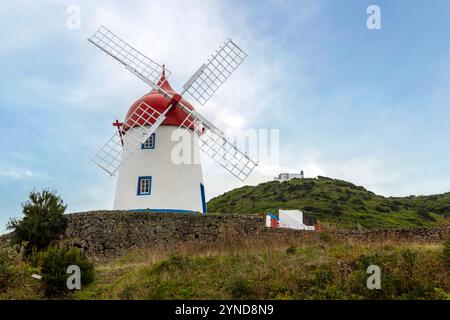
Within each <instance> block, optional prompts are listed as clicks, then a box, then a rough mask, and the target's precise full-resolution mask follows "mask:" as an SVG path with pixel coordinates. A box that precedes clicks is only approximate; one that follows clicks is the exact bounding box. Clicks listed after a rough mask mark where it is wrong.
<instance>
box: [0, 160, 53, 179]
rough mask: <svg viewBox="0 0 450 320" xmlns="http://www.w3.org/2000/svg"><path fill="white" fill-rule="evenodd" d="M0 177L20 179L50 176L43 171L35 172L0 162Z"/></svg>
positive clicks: (47, 177)
mask: <svg viewBox="0 0 450 320" xmlns="http://www.w3.org/2000/svg"><path fill="white" fill-rule="evenodd" d="M0 178H1V179H14V180H22V179H30V178H41V179H49V178H50V177H49V176H48V175H47V174H46V173H43V172H37V171H33V170H30V169H27V168H19V167H15V166H11V165H3V164H0Z"/></svg>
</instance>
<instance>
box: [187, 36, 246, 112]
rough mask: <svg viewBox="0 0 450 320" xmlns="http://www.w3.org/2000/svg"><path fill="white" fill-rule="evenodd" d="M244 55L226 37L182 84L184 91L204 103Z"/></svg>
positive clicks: (243, 58) (240, 61) (242, 59)
mask: <svg viewBox="0 0 450 320" xmlns="http://www.w3.org/2000/svg"><path fill="white" fill-rule="evenodd" d="M246 57H247V54H246V53H245V52H244V51H243V50H242V49H241V48H239V47H238V46H237V45H236V44H235V43H234V42H233V40H231V39H228V40H227V41H225V42H224V43H223V44H222V45H221V46H220V48H219V50H218V51H216V53H214V54H213V55H212V56H211V58H209V59H208V61H207V62H206V63H205V64H203V65H202V66H201V67H200V69H198V70H197V72H195V73H194V75H193V76H192V77H191V78H190V79H189V80H188V81H187V82H186V83H185V84H184V85H183V89H184V92H185V93H188V94H189V95H190V96H191V97H192V98H194V99H195V100H197V102H198V103H200V104H201V105H204V104H205V103H206V102H207V101H208V100H209V99H210V98H211V96H212V95H213V94H214V93H215V92H216V91H217V90H218V89H219V87H220V86H221V85H222V84H223V83H224V82H225V80H227V79H228V77H229V76H230V75H231V74H232V73H233V72H234V70H236V68H237V67H239V65H240V64H241V63H242V62H243V61H244V60H245V58H246Z"/></svg>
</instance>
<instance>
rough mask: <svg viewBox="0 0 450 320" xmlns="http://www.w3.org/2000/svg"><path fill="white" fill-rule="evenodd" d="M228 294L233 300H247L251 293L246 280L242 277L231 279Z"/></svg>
mask: <svg viewBox="0 0 450 320" xmlns="http://www.w3.org/2000/svg"><path fill="white" fill-rule="evenodd" d="M230 292H231V295H232V297H233V298H234V299H245V298H248V297H249V295H250V293H251V288H250V284H249V282H248V280H247V279H245V278H243V277H237V278H235V279H233V280H232V281H231V283H230Z"/></svg>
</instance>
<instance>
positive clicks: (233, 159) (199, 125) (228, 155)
mask: <svg viewBox="0 0 450 320" xmlns="http://www.w3.org/2000/svg"><path fill="white" fill-rule="evenodd" d="M181 107H183V106H182V105H181ZM183 109H184V111H185V112H188V115H187V117H186V118H185V119H184V120H183V122H182V124H181V125H180V127H182V128H185V129H192V128H194V131H195V132H197V133H198V134H199V136H200V139H199V140H200V148H201V149H202V151H203V152H204V153H205V154H206V155H207V156H209V157H210V158H211V159H213V160H214V161H216V162H217V163H218V164H220V165H221V166H222V167H223V168H225V169H226V170H227V171H229V172H230V173H231V174H232V175H234V176H235V177H236V178H238V179H239V180H241V181H245V179H247V177H248V176H249V174H250V173H251V172H252V171H253V169H254V168H255V167H256V166H257V165H258V164H257V163H256V162H255V161H253V160H252V159H251V158H250V157H249V156H247V155H246V154H245V153H243V152H242V151H241V150H239V149H238V148H237V147H236V145H235V144H234V143H232V142H230V141H229V140H228V139H227V138H226V137H225V135H224V134H223V132H222V131H220V130H219V129H217V128H216V127H215V126H213V125H212V124H211V123H210V122H209V121H205V120H206V119H205V118H204V117H199V116H198V115H199V114H198V113H197V112H196V111H194V110H190V111H188V110H187V109H185V108H183Z"/></svg>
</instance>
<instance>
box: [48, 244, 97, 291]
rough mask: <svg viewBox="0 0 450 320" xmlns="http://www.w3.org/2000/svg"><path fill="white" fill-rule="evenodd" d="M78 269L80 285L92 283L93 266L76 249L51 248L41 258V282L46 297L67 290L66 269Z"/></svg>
mask: <svg viewBox="0 0 450 320" xmlns="http://www.w3.org/2000/svg"><path fill="white" fill-rule="evenodd" d="M70 265H76V266H78V267H80V271H81V285H87V284H89V283H91V282H92V281H94V265H93V263H92V262H90V261H89V260H88V259H87V258H86V257H85V256H84V254H83V253H82V252H81V251H80V250H79V249H78V248H69V247H65V246H59V247H58V246H51V247H49V248H48V249H47V251H46V252H45V253H44V254H43V257H42V269H41V273H42V281H43V283H44V287H45V294H46V295H47V296H55V295H58V294H61V293H63V292H64V291H66V290H68V289H67V278H68V277H69V274H68V273H67V268H68V267H69V266H70Z"/></svg>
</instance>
